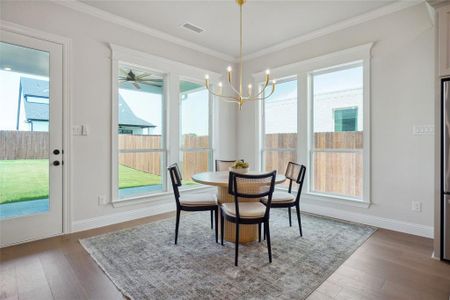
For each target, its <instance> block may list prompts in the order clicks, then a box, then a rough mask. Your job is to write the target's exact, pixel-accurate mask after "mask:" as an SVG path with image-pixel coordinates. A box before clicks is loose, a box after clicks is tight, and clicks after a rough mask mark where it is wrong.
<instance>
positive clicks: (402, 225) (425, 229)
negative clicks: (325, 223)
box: [301, 203, 434, 239]
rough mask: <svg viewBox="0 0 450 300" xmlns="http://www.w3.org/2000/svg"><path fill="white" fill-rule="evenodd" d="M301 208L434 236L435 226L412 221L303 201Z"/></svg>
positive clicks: (356, 221) (377, 225)
mask: <svg viewBox="0 0 450 300" xmlns="http://www.w3.org/2000/svg"><path fill="white" fill-rule="evenodd" d="M301 210H302V211H304V212H308V213H311V214H316V215H322V216H327V217H332V218H336V219H341V220H346V221H350V222H355V223H362V224H366V225H370V226H375V227H379V228H384V229H389V230H393V231H399V232H404V233H408V234H413V235H418V236H422V237H427V238H431V239H432V238H434V235H433V227H432V226H426V225H421V224H415V223H410V222H404V221H398V220H394V219H388V218H383V217H377V216H372V215H368V214H361V213H355V212H348V211H345V210H341V209H335V208H329V207H324V206H319V205H314V204H308V203H302V204H301Z"/></svg>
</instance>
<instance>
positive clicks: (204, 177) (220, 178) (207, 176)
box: [192, 171, 286, 243]
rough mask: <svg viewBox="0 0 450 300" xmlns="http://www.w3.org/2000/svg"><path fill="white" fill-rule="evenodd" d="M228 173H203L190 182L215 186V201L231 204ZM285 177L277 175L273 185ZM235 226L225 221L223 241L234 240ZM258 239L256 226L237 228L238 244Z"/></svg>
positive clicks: (253, 173)
mask: <svg viewBox="0 0 450 300" xmlns="http://www.w3.org/2000/svg"><path fill="white" fill-rule="evenodd" d="M229 173H230V172H228V171H227V172H203V173H198V174H194V175H193V176H192V180H193V181H195V182H197V183H200V184H205V185H211V186H217V200H218V201H219V204H220V203H228V202H233V201H234V198H233V196H232V195H230V194H229V193H228V176H229ZM247 174H252V175H257V174H263V173H262V172H255V171H250V172H248V173H247ZM285 180H286V177H285V176H284V175H282V174H277V176H276V178H275V183H276V184H279V183H283V182H284V181H285ZM245 200H246V201H259V199H257V198H254V199H245ZM235 226H236V225H235V224H234V223H231V222H229V221H227V220H225V224H224V239H225V240H227V241H229V242H233V243H234V242H235V240H236V237H235V236H236V235H235V234H236V227H235ZM257 239H258V225H247V224H245V225H240V226H239V242H240V243H248V242H253V241H256V240H257Z"/></svg>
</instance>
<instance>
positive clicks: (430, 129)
mask: <svg viewBox="0 0 450 300" xmlns="http://www.w3.org/2000/svg"><path fill="white" fill-rule="evenodd" d="M413 134H414V135H434V125H414V126H413Z"/></svg>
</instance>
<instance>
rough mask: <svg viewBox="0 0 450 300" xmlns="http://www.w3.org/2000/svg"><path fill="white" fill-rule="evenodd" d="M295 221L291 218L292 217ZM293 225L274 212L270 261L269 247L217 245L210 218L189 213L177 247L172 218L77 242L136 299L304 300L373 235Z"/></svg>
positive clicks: (318, 221)
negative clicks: (236, 252)
mask: <svg viewBox="0 0 450 300" xmlns="http://www.w3.org/2000/svg"><path fill="white" fill-rule="evenodd" d="M293 215H294V214H293ZM302 218H303V237H300V236H299V235H298V225H297V222H294V218H293V226H292V227H289V221H288V215H287V210H286V209H273V210H272V211H271V226H270V228H271V229H270V230H271V237H272V254H273V262H272V264H269V260H268V255H267V247H266V243H265V242H261V243H258V242H254V243H249V244H247V245H242V246H240V247H239V266H238V267H235V266H234V244H233V243H229V242H225V245H224V246H221V245H220V244H216V243H215V240H214V232H213V230H211V229H210V227H209V226H210V219H209V212H199V213H184V214H183V212H182V215H181V221H180V234H179V237H178V245H176V246H175V245H174V227H175V220H174V219H167V220H162V221H159V222H155V223H149V224H145V225H141V226H138V227H134V228H129V229H125V230H121V231H117V232H112V233H108V234H104V235H99V236H94V237H91V238H87V239H83V240H80V243H81V244H82V245H83V247H84V248H85V249H86V250H87V251H88V252H89V253H90V255H91V256H92V257H93V258H94V260H95V261H96V262H97V263H98V265H99V266H100V267H101V268H102V269H103V271H104V272H105V273H106V274H107V275H108V276H109V278H110V279H111V280H112V281H113V282H114V284H115V285H116V286H117V287H118V288H119V290H120V291H122V293H123V294H124V295H125V296H127V297H129V298H131V299H136V300H137V299H212V298H215V299H238V298H239V299H275V298H278V299H305V298H306V297H307V296H308V295H309V294H310V293H311V292H313V291H314V290H315V289H316V288H317V287H319V285H320V284H321V283H322V282H323V281H325V280H326V279H327V278H328V276H330V275H331V274H332V273H333V272H334V271H335V270H336V269H337V268H338V267H339V266H340V265H341V264H342V263H343V262H344V261H345V260H346V259H347V258H348V257H349V256H350V255H351V254H352V253H353V252H354V251H355V250H356V249H357V248H358V247H359V246H360V245H361V244H362V243H364V241H365V240H367V239H368V238H369V237H370V235H371V234H372V233H373V232H374V231H375V230H376V229H375V228H373V227H370V226H366V225H361V224H354V223H347V222H342V221H337V220H334V219H328V218H323V217H318V216H312V215H308V214H302Z"/></svg>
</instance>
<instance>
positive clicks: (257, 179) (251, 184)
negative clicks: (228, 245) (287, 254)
mask: <svg viewBox="0 0 450 300" xmlns="http://www.w3.org/2000/svg"><path fill="white" fill-rule="evenodd" d="M276 174H277V172H276V171H273V172H270V173H266V174H260V175H247V174H241V173H235V172H230V175H229V178H228V193H229V194H230V195H232V196H234V203H233V202H231V203H222V204H221V205H220V220H221V223H220V224H221V225H220V232H221V244H222V245H223V234H224V232H223V231H224V219H226V220H227V221H229V222H231V223H234V224H236V240H235V258H234V265H235V266H237V265H238V255H239V225H240V224H258V228H259V230H260V231H261V224H262V223H264V228H265V231H266V236H267V249H268V252H269V262H272V248H271V244H270V230H269V216H270V204H271V202H272V194H273V191H274V189H275V177H276ZM262 197H267V203H268V205H264V204H262V203H261V202H259V201H254V202H241V199H245V198H250V199H255V200H256V199H258V198H262ZM260 241H261V235H260Z"/></svg>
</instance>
